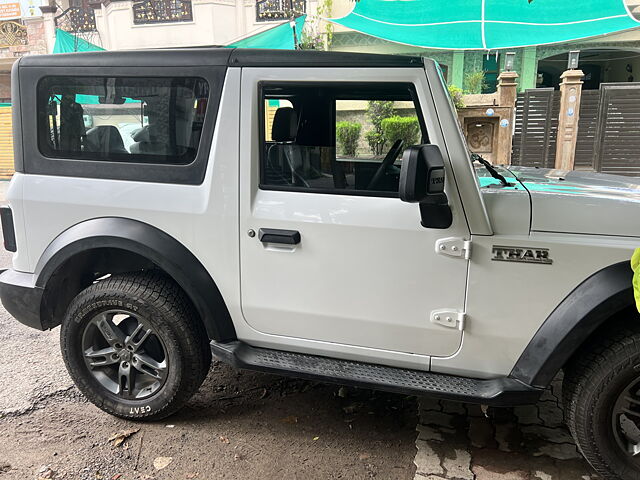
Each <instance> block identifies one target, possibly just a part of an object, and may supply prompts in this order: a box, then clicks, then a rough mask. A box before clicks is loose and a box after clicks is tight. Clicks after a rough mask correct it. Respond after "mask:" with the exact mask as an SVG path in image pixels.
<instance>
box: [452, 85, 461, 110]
mask: <svg viewBox="0 0 640 480" xmlns="http://www.w3.org/2000/svg"><path fill="white" fill-rule="evenodd" d="M449 96H451V100H452V101H453V106H454V107H456V109H458V110H460V109H461V108H464V107H465V104H464V92H463V91H462V89H461V88H459V87H456V86H455V85H449Z"/></svg>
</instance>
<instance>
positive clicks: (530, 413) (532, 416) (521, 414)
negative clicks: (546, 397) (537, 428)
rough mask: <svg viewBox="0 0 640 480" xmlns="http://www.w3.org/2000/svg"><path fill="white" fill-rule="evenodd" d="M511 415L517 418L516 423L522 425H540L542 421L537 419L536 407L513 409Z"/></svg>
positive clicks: (526, 406)
mask: <svg viewBox="0 0 640 480" xmlns="http://www.w3.org/2000/svg"><path fill="white" fill-rule="evenodd" d="M513 413H514V414H515V416H516V417H518V423H520V424H522V425H540V424H542V419H541V418H540V417H539V412H538V406H537V405H523V406H519V407H514V409H513Z"/></svg>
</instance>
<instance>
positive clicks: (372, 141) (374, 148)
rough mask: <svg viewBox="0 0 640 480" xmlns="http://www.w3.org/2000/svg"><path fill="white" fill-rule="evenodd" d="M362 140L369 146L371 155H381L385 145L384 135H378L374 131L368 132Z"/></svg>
mask: <svg viewBox="0 0 640 480" xmlns="http://www.w3.org/2000/svg"><path fill="white" fill-rule="evenodd" d="M364 138H365V140H367V143H368V144H369V149H370V150H371V153H373V154H374V155H381V154H382V150H383V148H384V144H385V141H384V135H383V134H382V133H378V132H376V131H375V130H369V131H368V132H367V133H365V134H364Z"/></svg>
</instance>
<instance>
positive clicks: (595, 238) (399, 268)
mask: <svg viewBox="0 0 640 480" xmlns="http://www.w3.org/2000/svg"><path fill="white" fill-rule="evenodd" d="M12 83H13V86H14V92H13V93H14V98H15V107H14V112H15V121H14V125H15V126H16V131H15V135H16V138H15V142H14V144H15V148H16V162H15V163H16V171H17V173H16V174H15V176H14V177H13V180H12V182H11V186H10V189H9V193H8V199H9V207H7V208H4V209H3V210H2V225H3V233H4V240H5V245H6V248H7V249H8V250H10V251H13V252H15V253H14V256H13V268H12V269H10V270H7V271H5V272H4V273H3V274H2V275H1V276H0V297H1V299H2V303H3V304H4V306H5V307H6V309H7V310H8V311H9V312H10V313H12V314H13V315H14V316H15V317H16V318H17V319H18V320H19V321H21V322H23V323H25V324H26V325H30V326H32V327H35V328H38V329H41V330H45V329H51V328H55V327H57V326H59V325H61V326H62V328H61V345H62V352H63V355H64V359H65V362H66V365H67V367H68V369H69V372H70V374H71V376H72V377H73V379H74V380H75V382H76V384H77V386H78V388H79V389H80V390H81V391H82V392H83V393H84V394H85V395H86V396H87V398H88V399H89V400H91V401H92V402H93V403H95V404H96V405H97V406H98V407H99V408H102V409H103V410H105V411H106V412H109V413H111V414H113V415H117V416H120V417H124V418H133V419H148V420H151V419H158V418H162V417H165V416H167V415H170V414H172V413H174V412H175V411H177V410H178V409H179V408H180V407H181V406H182V405H184V403H185V402H186V401H187V400H188V399H189V397H190V396H191V395H192V394H193V393H194V392H195V391H196V390H197V389H198V387H199V386H200V384H201V382H202V380H203V379H204V377H205V376H206V374H207V372H208V369H209V365H210V362H211V353H212V352H213V355H215V356H217V357H218V358H220V359H222V360H223V361H225V362H229V363H230V364H232V365H235V366H237V367H239V368H246V369H254V370H261V371H266V372H271V373H278V374H284V375H293V376H298V377H303V378H311V379H317V380H321V381H328V382H336V383H340V384H347V385H355V386H360V387H367V388H376V389H381V390H388V391H392V392H400V393H404V394H415V395H432V396H435V397H439V398H446V399H453V400H460V401H464V402H475V403H479V404H486V405H493V406H511V405H518V404H524V403H532V402H536V401H537V399H538V398H539V396H540V395H541V393H542V392H543V390H544V389H545V387H547V385H549V383H550V382H551V380H552V379H553V378H554V377H555V376H556V374H557V373H558V372H559V371H560V370H561V369H563V370H564V387H563V388H564V392H563V395H564V406H565V409H566V416H567V422H568V425H569V427H570V429H571V432H572V434H573V435H574V438H575V440H576V442H577V443H578V445H579V447H580V449H581V451H582V452H583V453H584V455H585V457H586V458H587V459H588V460H589V462H591V464H592V465H593V466H594V467H595V469H596V470H597V471H598V473H599V474H600V475H601V476H603V477H604V478H610V479H613V478H622V479H625V480H630V479H637V478H638V477H639V476H640V455H639V453H640V370H639V368H638V366H639V365H640V321H639V320H640V318H639V314H638V312H637V311H636V310H635V307H634V301H633V293H632V285H631V279H632V272H631V269H630V267H629V259H630V257H631V255H632V252H633V250H634V249H635V247H637V246H639V244H640V239H639V238H638V237H640V221H639V220H638V218H640V217H639V212H640V185H638V184H637V183H636V182H637V180H632V179H628V178H623V177H614V176H605V175H597V174H590V173H578V172H558V171H548V170H539V169H527V168H515V167H514V168H504V167H492V166H491V165H489V164H486V163H482V160H481V159H479V158H475V157H472V156H470V154H469V151H468V149H467V146H466V144H465V140H464V137H463V136H462V134H461V132H460V129H459V126H458V121H457V117H456V113H455V111H454V109H453V107H452V105H451V102H450V100H449V97H448V94H447V89H446V86H445V83H444V81H443V79H442V76H441V75H440V73H439V70H438V68H437V66H436V64H435V63H434V62H432V61H430V60H424V59H422V58H418V57H415V58H414V57H401V56H377V55H358V54H348V53H327V52H288V51H287V52H276V51H273V52H271V51H251V50H244V51H243V50H233V49H215V48H211V49H202V48H199V49H180V50H156V51H145V52H132V51H127V52H100V53H83V54H72V55H55V56H26V57H22V58H20V59H19V61H17V62H16V64H15V66H14V68H13V82H12ZM83 96H84V97H90V98H95V96H98V97H99V98H100V103H101V104H103V105H110V104H112V105H113V109H112V110H113V112H116V111H118V112H120V114H118V115H116V114H115V113H113V112H112V114H113V118H114V124H113V125H109V124H104V120H101V122H100V123H99V124H98V123H96V124H97V125H99V126H96V127H93V129H92V132H93V133H91V136H89V134H88V133H87V131H86V129H85V126H84V122H83V112H84V106H83V104H82V101H81V100H82V98H84V97H83ZM125 99H131V100H134V101H136V102H138V103H137V104H136V105H137V109H138V110H137V112H138V114H139V112H140V110H141V109H143V111H144V116H145V117H146V118H148V126H147V127H145V129H144V134H142V133H140V132H138V133H139V135H138V134H136V135H135V137H136V138H135V142H134V143H132V144H131V145H129V146H128V148H125V144H124V142H123V139H122V135H121V133H120V131H119V130H118V124H120V123H127V122H129V120H127V119H126V116H127V115H133V114H134V113H135V112H133V113H130V112H129V110H126V108H129V107H128V106H127V105H128V104H127V103H126V100H125ZM362 101H388V102H402V105H403V108H404V109H405V110H404V111H405V115H406V114H407V113H406V105H407V102H411V103H412V104H413V106H414V111H413V112H409V113H410V114H413V115H415V117H417V118H418V120H419V124H420V135H421V137H422V138H421V139H420V141H419V143H420V144H419V145H403V142H402V141H401V140H398V141H395V143H393V144H391V142H389V144H388V145H387V147H386V148H388V149H389V150H388V152H387V153H386V156H385V157H384V159H382V160H380V159H377V160H376V159H370V161H367V160H363V159H362V158H358V159H355V158H352V159H350V158H348V157H345V156H344V155H336V128H335V125H336V111H338V110H340V111H341V112H344V111H347V110H348V109H344V108H343V109H337V108H336V105H338V104H339V102H356V103H358V102H360V103H362ZM140 103H142V106H141V105H140ZM129 104H131V102H129ZM354 104H355V103H354ZM274 105H275V106H274ZM277 105H286V106H280V107H277ZM118 108H120V109H121V110H117V109H118ZM356 113H357V112H356ZM356 113H354V115H356ZM131 122H135V119H134V120H131ZM96 129H97V131H95V130H96ZM392 140H393V139H392ZM399 157H401V160H398V158H399ZM474 160H478V161H479V162H480V163H479V162H475V166H474V162H473V161H474Z"/></svg>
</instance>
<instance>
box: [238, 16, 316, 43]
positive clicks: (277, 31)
mask: <svg viewBox="0 0 640 480" xmlns="http://www.w3.org/2000/svg"><path fill="white" fill-rule="evenodd" d="M305 19H306V15H302V16H301V17H298V18H296V20H295V22H296V35H297V37H298V41H300V35H301V34H302V29H303V28H304V21H305ZM227 46H228V47H236V48H273V49H276V50H295V48H296V46H295V44H294V41H293V28H291V25H290V22H289V21H286V22H284V23H281V24H280V25H277V26H275V27H273V28H270V29H269V30H265V31H263V32H260V33H257V34H255V35H252V36H250V37H247V38H243V39H242V40H239V41H237V42H234V43H231V44H229V45H227Z"/></svg>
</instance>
